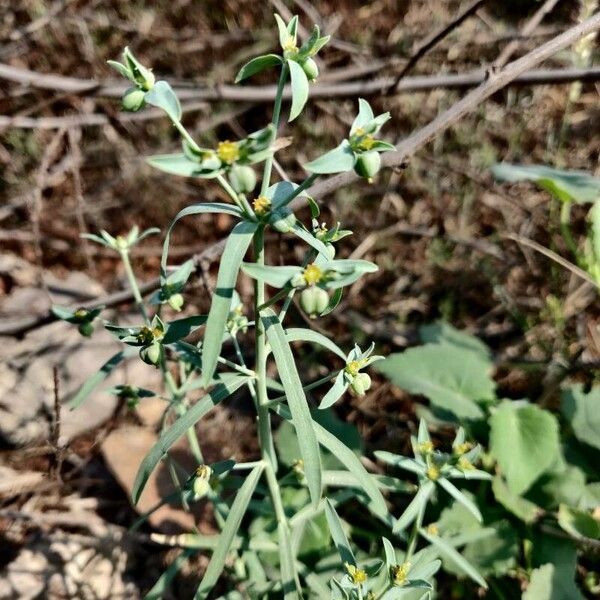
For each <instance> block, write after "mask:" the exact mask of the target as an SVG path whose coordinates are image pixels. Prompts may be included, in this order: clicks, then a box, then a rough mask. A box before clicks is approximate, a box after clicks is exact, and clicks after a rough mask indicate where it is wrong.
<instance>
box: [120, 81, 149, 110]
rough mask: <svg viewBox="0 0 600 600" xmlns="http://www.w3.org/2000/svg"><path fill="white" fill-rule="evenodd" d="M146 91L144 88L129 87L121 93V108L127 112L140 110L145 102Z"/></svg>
mask: <svg viewBox="0 0 600 600" xmlns="http://www.w3.org/2000/svg"><path fill="white" fill-rule="evenodd" d="M145 95H146V92H144V90H140V89H138V88H136V87H132V88H129V89H128V90H127V91H126V92H125V94H124V95H123V99H122V100H121V104H122V106H123V110H126V111H128V112H136V111H138V110H140V108H142V107H143V106H144V104H145V102H144V96H145Z"/></svg>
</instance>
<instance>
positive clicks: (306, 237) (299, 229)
mask: <svg viewBox="0 0 600 600" xmlns="http://www.w3.org/2000/svg"><path fill="white" fill-rule="evenodd" d="M291 233H293V234H294V235H295V236H296V237H299V238H300V239H301V240H302V241H303V242H305V243H307V244H308V245H309V246H312V247H313V248H314V249H315V250H316V251H317V252H318V253H319V254H320V255H321V256H323V257H325V258H326V259H329V250H328V249H327V246H325V244H324V243H323V242H322V241H321V240H319V239H317V238H316V237H315V236H314V235H313V234H312V233H310V232H309V231H306V229H304V227H303V226H302V225H301V224H300V223H299V222H298V221H296V223H294V226H293V227H292V231H291Z"/></svg>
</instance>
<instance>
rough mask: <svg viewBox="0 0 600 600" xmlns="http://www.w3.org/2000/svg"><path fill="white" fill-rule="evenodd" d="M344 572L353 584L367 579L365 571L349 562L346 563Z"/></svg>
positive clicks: (358, 583) (359, 583) (361, 582)
mask: <svg viewBox="0 0 600 600" xmlns="http://www.w3.org/2000/svg"><path fill="white" fill-rule="evenodd" d="M346 572H347V573H348V575H349V577H350V579H351V581H352V583H353V584H354V585H361V584H363V583H365V582H366V581H367V579H368V576H367V573H366V571H364V570H363V569H359V568H358V567H356V566H355V565H351V564H349V563H346Z"/></svg>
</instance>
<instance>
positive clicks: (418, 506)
mask: <svg viewBox="0 0 600 600" xmlns="http://www.w3.org/2000/svg"><path fill="white" fill-rule="evenodd" d="M434 489H435V483H433V481H429V480H427V481H424V482H423V483H422V484H421V485H420V486H419V489H418V491H417V493H416V494H415V497H414V498H413V499H412V500H411V501H410V504H409V505H408V506H407V507H406V508H405V509H404V512H403V513H402V514H401V515H400V516H399V517H398V519H397V520H396V523H395V524H394V533H400V532H401V531H404V530H405V529H406V528H407V527H408V526H409V525H410V524H411V523H412V522H413V521H414V520H415V519H416V518H417V516H418V515H419V513H420V512H421V511H424V510H425V507H426V506H427V502H428V501H429V498H430V497H431V494H433V490H434Z"/></svg>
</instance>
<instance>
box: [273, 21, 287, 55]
mask: <svg viewBox="0 0 600 600" xmlns="http://www.w3.org/2000/svg"><path fill="white" fill-rule="evenodd" d="M273 16H274V17H275V21H276V22H277V29H278V30H279V43H280V44H281V47H282V48H283V46H285V45H286V44H287V41H288V35H289V34H288V30H287V25H286V24H285V21H284V20H283V19H282V18H281V17H280V16H279V15H278V14H277V13H275V14H274V15H273Z"/></svg>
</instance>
